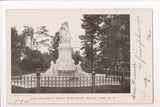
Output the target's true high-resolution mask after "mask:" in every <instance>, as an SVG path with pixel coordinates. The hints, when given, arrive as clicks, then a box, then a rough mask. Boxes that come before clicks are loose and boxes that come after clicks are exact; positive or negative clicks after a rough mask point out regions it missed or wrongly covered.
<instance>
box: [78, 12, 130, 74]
mask: <svg viewBox="0 0 160 107" xmlns="http://www.w3.org/2000/svg"><path fill="white" fill-rule="evenodd" d="M82 21H83V23H82V28H83V29H85V35H81V36H79V38H80V39H81V40H82V42H81V43H82V45H83V47H82V48H81V49H82V50H84V53H83V54H84V55H85V58H87V59H88V60H91V59H92V57H91V56H93V60H94V65H96V69H98V70H97V72H100V71H102V72H103V69H104V68H108V69H110V70H114V71H117V70H118V67H123V68H124V67H127V68H128V70H129V62H130V47H129V46H130V45H129V44H130V40H129V39H130V37H129V35H130V30H129V29H130V27H129V26H130V25H129V15H84V16H83V19H82ZM92 42H93V49H92V47H91V43H92ZM102 72H101V73H102Z"/></svg>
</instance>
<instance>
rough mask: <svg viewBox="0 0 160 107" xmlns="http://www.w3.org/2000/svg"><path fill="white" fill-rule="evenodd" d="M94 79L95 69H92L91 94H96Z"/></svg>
mask: <svg viewBox="0 0 160 107" xmlns="http://www.w3.org/2000/svg"><path fill="white" fill-rule="evenodd" d="M95 78H96V72H95V69H93V72H92V93H95V92H96V84H95V80H96V79H95Z"/></svg>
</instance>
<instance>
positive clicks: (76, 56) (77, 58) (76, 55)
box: [72, 50, 82, 65]
mask: <svg viewBox="0 0 160 107" xmlns="http://www.w3.org/2000/svg"><path fill="white" fill-rule="evenodd" d="M72 58H73V60H74V61H75V65H77V64H78V63H79V61H82V57H81V55H80V51H77V50H76V51H75V52H73V54H72Z"/></svg>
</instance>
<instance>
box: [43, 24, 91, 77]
mask: <svg viewBox="0 0 160 107" xmlns="http://www.w3.org/2000/svg"><path fill="white" fill-rule="evenodd" d="M58 34H59V36H58V37H59V38H58V39H57V40H58V41H59V45H58V48H57V50H58V59H57V61H56V63H53V62H52V63H51V67H50V69H49V70H48V72H46V73H45V74H46V75H51V74H52V76H55V77H56V76H63V77H75V76H76V77H81V76H84V77H89V74H87V73H85V72H84V71H83V70H82V69H81V66H80V65H77V66H76V65H75V64H74V60H73V59H72V53H73V48H72V47H71V39H72V35H71V33H70V31H69V24H68V22H66V21H65V22H64V23H62V25H61V27H60V29H59V32H58V33H57V35H58ZM50 71H53V73H50Z"/></svg>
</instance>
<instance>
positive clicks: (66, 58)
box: [56, 45, 76, 77]
mask: <svg viewBox="0 0 160 107" xmlns="http://www.w3.org/2000/svg"><path fill="white" fill-rule="evenodd" d="M72 51H73V50H72V48H71V47H70V46H68V45H67V46H65V45H63V46H60V47H58V55H59V56H58V60H57V62H56V65H57V73H58V76H65V77H66V76H74V74H75V72H76V66H75V64H74V60H73V59H72Z"/></svg>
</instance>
